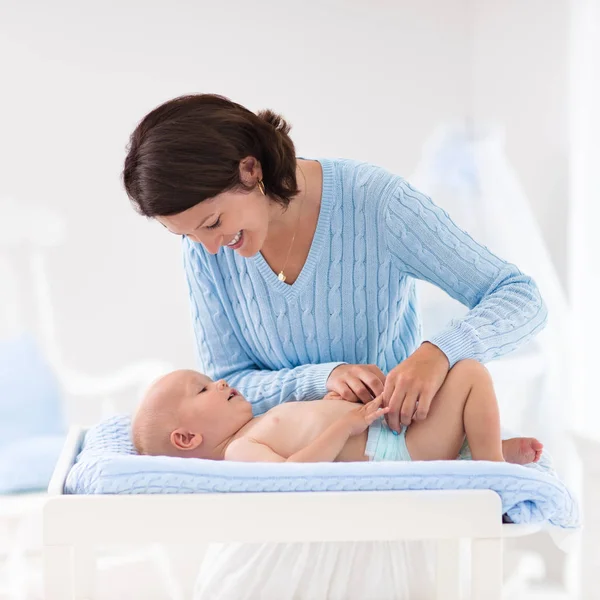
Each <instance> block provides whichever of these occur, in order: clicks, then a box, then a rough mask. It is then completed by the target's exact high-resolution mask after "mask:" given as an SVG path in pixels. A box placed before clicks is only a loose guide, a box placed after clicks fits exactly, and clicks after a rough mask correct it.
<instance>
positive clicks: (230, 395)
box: [227, 390, 237, 402]
mask: <svg viewBox="0 0 600 600" xmlns="http://www.w3.org/2000/svg"><path fill="white" fill-rule="evenodd" d="M234 396H237V392H236V391H235V390H231V393H230V394H229V397H228V398H227V401H228V402H229V400H231V399H232V398H233V397H234Z"/></svg>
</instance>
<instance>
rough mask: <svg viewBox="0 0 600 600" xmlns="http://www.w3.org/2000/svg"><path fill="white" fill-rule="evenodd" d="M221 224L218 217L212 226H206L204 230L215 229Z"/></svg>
mask: <svg viewBox="0 0 600 600" xmlns="http://www.w3.org/2000/svg"><path fill="white" fill-rule="evenodd" d="M220 224H221V217H219V218H218V219H217V220H216V221H215V222H214V223H213V224H212V225H207V226H206V229H216V228H217V227H218V226H219V225H220Z"/></svg>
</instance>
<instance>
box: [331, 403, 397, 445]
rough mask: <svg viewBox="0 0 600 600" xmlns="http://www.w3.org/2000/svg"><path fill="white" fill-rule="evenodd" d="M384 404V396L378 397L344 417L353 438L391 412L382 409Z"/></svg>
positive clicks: (387, 409)
mask: <svg viewBox="0 0 600 600" xmlns="http://www.w3.org/2000/svg"><path fill="white" fill-rule="evenodd" d="M382 403H383V396H377V398H375V399H374V400H371V401H369V402H367V403H366V404H363V405H361V406H357V407H356V408H353V409H352V410H351V411H350V412H349V413H346V414H345V415H344V416H343V417H342V419H344V421H345V422H347V423H348V427H349V428H350V435H351V436H352V435H359V434H361V433H362V432H363V431H364V430H365V429H366V428H367V427H369V425H371V423H373V421H375V419H378V418H379V417H381V416H382V415H385V414H386V413H387V412H388V411H389V410H390V409H389V408H382V406H381V404H382Z"/></svg>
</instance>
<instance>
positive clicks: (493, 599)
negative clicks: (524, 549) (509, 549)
mask: <svg viewBox="0 0 600 600" xmlns="http://www.w3.org/2000/svg"><path fill="white" fill-rule="evenodd" d="M502 574H503V568H502V538H487V539H486V538H481V539H477V538H475V539H473V541H472V550H471V598H472V600H500V599H501V597H502Z"/></svg>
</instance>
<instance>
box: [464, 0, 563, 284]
mask: <svg viewBox="0 0 600 600" xmlns="http://www.w3.org/2000/svg"><path fill="white" fill-rule="evenodd" d="M473 18H474V23H473V32H474V36H473V53H472V56H473V63H472V64H473V82H474V85H473V97H472V111H473V115H474V118H475V119H476V120H478V121H487V120H493V121H496V122H499V123H502V124H504V125H505V128H506V152H507V155H508V157H509V159H510V161H511V163H512V164H513V166H514V167H515V168H516V170H517V173H518V174H519V176H520V179H521V183H522V184H523V188H524V190H525V192H526V194H527V196H528V198H529V200H530V202H531V204H532V208H533V210H534V212H535V214H536V217H537V219H538V221H539V223H540V226H541V228H542V231H543V234H544V237H545V239H546V243H547V244H548V247H549V249H550V254H551V256H552V258H553V260H554V263H555V265H556V268H557V269H558V272H559V275H560V277H561V280H562V283H563V285H566V282H567V262H568V261H567V226H566V223H567V215H568V210H567V205H568V201H567V197H568V188H569V181H568V175H569V173H568V99H569V94H568V66H569V62H568V61H569V49H568V34H569V0H526V1H525V2H524V1H523V0H504V1H502V2H498V1H497V0H477V1H474V2H473Z"/></svg>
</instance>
